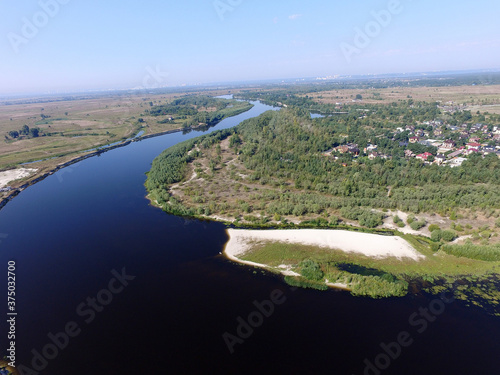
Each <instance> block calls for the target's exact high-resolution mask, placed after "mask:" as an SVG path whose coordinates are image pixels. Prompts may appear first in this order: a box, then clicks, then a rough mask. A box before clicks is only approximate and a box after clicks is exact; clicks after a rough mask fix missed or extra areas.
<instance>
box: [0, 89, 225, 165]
mask: <svg viewBox="0 0 500 375" xmlns="http://www.w3.org/2000/svg"><path fill="white" fill-rule="evenodd" d="M227 93H228V91H227V90H225V91H224V90H222V91H210V92H209V93H207V92H205V93H203V92H202V91H200V92H189V94H205V95H223V94H227ZM184 95H186V93H182V92H176V93H171V94H140V95H139V94H132V95H125V94H123V95H119V94H113V95H101V96H96V97H82V98H63V97H61V98H57V97H53V98H49V99H47V98H30V99H16V100H11V101H8V100H4V101H0V138H1V142H0V170H5V169H9V168H12V167H15V166H18V165H19V164H21V163H25V162H32V161H37V160H41V159H47V158H51V157H55V156H58V157H59V156H61V157H62V156H68V155H69V156H71V155H72V156H73V157H75V156H80V155H81V153H82V152H83V151H86V150H89V149H92V148H96V147H99V146H104V145H107V144H110V143H115V142H119V141H121V140H124V139H127V138H130V137H133V136H135V135H136V134H137V133H138V132H139V131H141V130H142V131H144V134H156V133H161V132H165V131H169V130H173V129H179V128H182V124H183V123H184V121H185V119H180V120H174V121H169V122H167V123H164V124H161V123H159V121H160V120H163V119H164V118H163V117H151V116H145V115H144V113H145V111H146V110H147V109H149V108H150V107H151V104H153V105H158V104H165V103H169V102H171V101H172V100H173V99H175V98H178V97H181V96H184ZM206 110H208V111H210V110H211V109H209V108H208V109H206ZM140 119H142V120H140ZM24 125H27V126H28V127H29V128H30V129H32V128H38V129H39V130H40V136H39V137H36V138H33V137H28V136H26V135H21V136H20V137H18V138H15V139H14V138H13V137H12V136H10V135H9V132H11V131H17V132H20V131H21V129H22V128H23V126H24ZM64 159H67V158H64ZM57 163H58V164H59V163H60V161H59V160H58V161H57ZM36 164H38V163H36ZM43 164H46V163H43ZM49 164H54V163H49ZM34 167H35V168H36V167H37V166H36V165H35V166H34Z"/></svg>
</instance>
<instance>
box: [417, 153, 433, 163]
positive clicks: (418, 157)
mask: <svg viewBox="0 0 500 375" xmlns="http://www.w3.org/2000/svg"><path fill="white" fill-rule="evenodd" d="M431 156H432V154H431V153H430V152H424V153H423V154H420V155H417V156H416V158H417V159H420V160H423V161H427V159H428V158H429V157H431Z"/></svg>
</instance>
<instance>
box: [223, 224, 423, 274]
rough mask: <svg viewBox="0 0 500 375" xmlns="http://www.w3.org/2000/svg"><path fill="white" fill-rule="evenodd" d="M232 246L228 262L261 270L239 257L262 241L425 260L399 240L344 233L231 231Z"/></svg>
mask: <svg viewBox="0 0 500 375" xmlns="http://www.w3.org/2000/svg"><path fill="white" fill-rule="evenodd" d="M227 231H228V234H229V238H230V239H229V242H228V243H227V244H226V248H225V250H224V252H225V254H226V255H227V257H228V258H230V259H232V260H235V261H238V262H241V263H245V264H249V265H254V266H258V267H262V266H263V265H261V264H256V263H253V262H247V261H243V260H240V259H239V258H238V256H239V255H241V254H244V253H245V252H246V251H248V250H249V249H250V248H251V246H252V243H255V242H261V241H271V242H286V243H297V244H303V245H311V246H320V247H324V248H329V249H337V250H342V251H345V252H353V253H360V254H364V255H366V256H369V257H374V258H386V257H396V258H398V259H404V258H407V259H411V260H416V261H418V260H420V259H424V258H425V256H424V255H422V254H420V253H419V252H418V251H416V250H415V249H414V248H413V247H412V246H411V245H410V244H409V243H408V242H407V241H405V240H404V239H402V238H400V237H397V236H381V235H376V234H369V233H360V232H350V231H344V230H321V229H292V230H245V229H228V230H227Z"/></svg>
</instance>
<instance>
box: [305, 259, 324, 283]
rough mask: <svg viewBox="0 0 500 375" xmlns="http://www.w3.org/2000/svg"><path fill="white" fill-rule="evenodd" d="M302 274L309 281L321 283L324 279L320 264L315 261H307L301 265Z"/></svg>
mask: <svg viewBox="0 0 500 375" xmlns="http://www.w3.org/2000/svg"><path fill="white" fill-rule="evenodd" d="M299 266H300V269H301V270H300V273H301V274H302V276H304V277H305V278H306V279H308V280H313V281H319V280H321V279H323V277H324V274H323V271H321V268H320V267H319V264H318V263H316V262H315V261H314V260H311V259H306V260H304V261H302V262H301V263H300V265H299Z"/></svg>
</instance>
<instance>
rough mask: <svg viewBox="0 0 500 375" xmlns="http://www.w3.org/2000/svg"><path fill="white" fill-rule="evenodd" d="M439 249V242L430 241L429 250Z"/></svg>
mask: <svg viewBox="0 0 500 375" xmlns="http://www.w3.org/2000/svg"><path fill="white" fill-rule="evenodd" d="M439 249H441V242H432V243H431V250H432V251H434V252H436V251H439Z"/></svg>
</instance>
